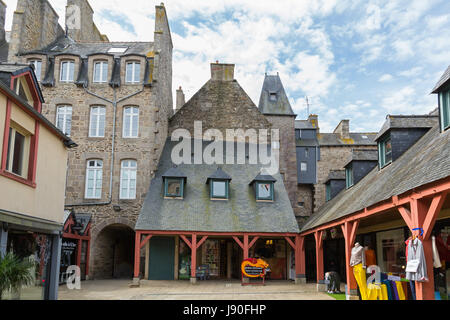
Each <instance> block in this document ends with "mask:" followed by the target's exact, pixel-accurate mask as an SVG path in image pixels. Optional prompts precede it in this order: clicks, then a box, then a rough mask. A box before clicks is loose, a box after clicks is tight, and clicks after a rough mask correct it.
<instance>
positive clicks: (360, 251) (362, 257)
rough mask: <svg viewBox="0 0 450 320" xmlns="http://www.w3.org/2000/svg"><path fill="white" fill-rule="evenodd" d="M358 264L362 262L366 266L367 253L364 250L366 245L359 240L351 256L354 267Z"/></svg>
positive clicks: (351, 264) (351, 263)
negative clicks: (362, 244)
mask: <svg viewBox="0 0 450 320" xmlns="http://www.w3.org/2000/svg"><path fill="white" fill-rule="evenodd" d="M358 264H362V266H363V268H365V267H366V254H365V251H364V247H363V246H361V245H360V244H359V242H356V243H355V246H354V247H353V249H352V255H351V258H350V266H351V267H354V266H356V265H358Z"/></svg>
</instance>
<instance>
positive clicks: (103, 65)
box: [94, 61, 108, 83]
mask: <svg viewBox="0 0 450 320" xmlns="http://www.w3.org/2000/svg"><path fill="white" fill-rule="evenodd" d="M107 78H108V62H107V61H98V62H95V63H94V82H96V83H105V82H106V81H107Z"/></svg>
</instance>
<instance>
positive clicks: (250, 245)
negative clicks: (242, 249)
mask: <svg viewBox="0 0 450 320" xmlns="http://www.w3.org/2000/svg"><path fill="white" fill-rule="evenodd" d="M258 239H259V237H254V238H253V239H252V241H251V242H250V244H249V245H248V248H249V249H251V248H252V247H253V246H254V245H255V243H256V241H258Z"/></svg>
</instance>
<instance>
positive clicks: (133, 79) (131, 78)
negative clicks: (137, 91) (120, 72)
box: [125, 61, 141, 83]
mask: <svg viewBox="0 0 450 320" xmlns="http://www.w3.org/2000/svg"><path fill="white" fill-rule="evenodd" d="M125 79H126V80H125V81H126V82H127V83H139V82H140V81H141V64H140V63H139V62H137V61H133V62H128V63H127V70H126V77H125Z"/></svg>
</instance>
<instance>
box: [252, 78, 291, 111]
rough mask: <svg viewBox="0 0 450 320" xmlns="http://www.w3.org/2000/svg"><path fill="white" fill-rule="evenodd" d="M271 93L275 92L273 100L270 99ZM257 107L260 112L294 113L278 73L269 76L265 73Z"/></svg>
mask: <svg viewBox="0 0 450 320" xmlns="http://www.w3.org/2000/svg"><path fill="white" fill-rule="evenodd" d="M271 93H274V94H275V93H276V95H277V98H276V100H275V101H272V100H270V94H271ZM258 109H259V111H261V113H262V114H272V115H292V116H293V115H295V114H294V112H293V111H292V108H291V104H290V103H289V99H288V98H287V95H286V92H285V91H284V87H283V84H282V83H281V79H280V76H279V75H276V76H269V75H267V74H266V76H265V78H264V83H263V88H262V91H261V97H260V99H259V105H258Z"/></svg>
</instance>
